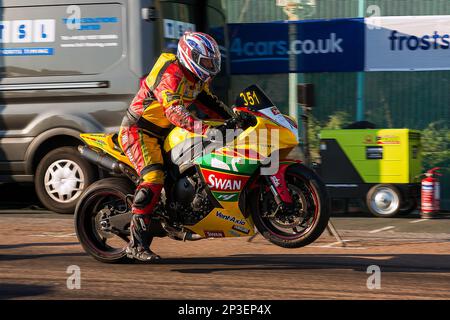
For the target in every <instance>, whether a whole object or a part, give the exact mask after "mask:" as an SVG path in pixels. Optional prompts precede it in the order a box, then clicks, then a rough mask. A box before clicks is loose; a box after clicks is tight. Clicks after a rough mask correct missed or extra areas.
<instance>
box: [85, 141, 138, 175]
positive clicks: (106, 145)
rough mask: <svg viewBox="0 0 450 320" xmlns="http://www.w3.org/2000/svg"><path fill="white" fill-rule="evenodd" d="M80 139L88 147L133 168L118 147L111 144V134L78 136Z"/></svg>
mask: <svg viewBox="0 0 450 320" xmlns="http://www.w3.org/2000/svg"><path fill="white" fill-rule="evenodd" d="M80 137H81V139H83V141H84V142H86V144H87V145H88V146H90V147H93V148H95V149H100V150H102V151H104V152H106V153H107V154H109V155H111V156H113V157H114V158H116V159H117V160H119V161H120V162H123V163H125V164H127V165H129V166H130V167H133V166H132V164H131V163H130V160H128V158H127V156H126V155H124V154H123V153H122V150H120V149H119V148H118V147H116V146H115V145H114V142H113V139H112V137H113V134H104V133H84V134H80Z"/></svg>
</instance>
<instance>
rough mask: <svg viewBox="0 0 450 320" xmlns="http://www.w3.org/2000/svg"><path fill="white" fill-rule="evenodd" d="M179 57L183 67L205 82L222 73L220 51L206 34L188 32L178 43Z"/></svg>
mask: <svg viewBox="0 0 450 320" xmlns="http://www.w3.org/2000/svg"><path fill="white" fill-rule="evenodd" d="M177 57H178V60H179V61H180V63H181V65H182V66H183V67H185V68H186V69H188V70H189V71H190V72H191V73H193V74H194V75H195V76H196V77H197V78H198V79H200V80H201V81H203V82H206V81H209V80H210V79H212V78H213V77H214V76H215V75H217V74H218V73H219V72H220V62H221V57H220V50H219V46H218V45H217V42H216V41H215V40H214V39H213V38H212V37H211V36H209V35H207V34H206V33H202V32H193V31H186V32H185V33H184V34H183V36H182V37H181V38H180V40H179V41H178V50H177Z"/></svg>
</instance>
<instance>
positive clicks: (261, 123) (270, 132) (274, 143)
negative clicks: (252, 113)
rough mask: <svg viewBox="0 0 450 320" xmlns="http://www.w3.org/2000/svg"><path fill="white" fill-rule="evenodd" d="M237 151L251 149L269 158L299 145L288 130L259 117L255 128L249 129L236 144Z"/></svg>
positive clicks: (240, 136)
mask: <svg viewBox="0 0 450 320" xmlns="http://www.w3.org/2000/svg"><path fill="white" fill-rule="evenodd" d="M234 143H235V144H234V148H236V149H250V150H254V151H256V152H258V153H259V154H260V155H261V156H264V157H268V156H270V154H272V153H273V152H275V151H276V150H280V149H291V148H293V147H295V146H296V145H297V144H298V141H297V137H296V136H295V135H294V133H292V131H290V130H289V129H287V128H284V127H281V126H279V125H277V124H276V123H274V122H273V121H271V120H269V119H265V118H261V117H258V118H257V123H256V125H255V126H254V127H249V128H247V130H245V131H244V132H243V133H242V134H240V135H239V137H238V138H237V139H236V140H235V142H234Z"/></svg>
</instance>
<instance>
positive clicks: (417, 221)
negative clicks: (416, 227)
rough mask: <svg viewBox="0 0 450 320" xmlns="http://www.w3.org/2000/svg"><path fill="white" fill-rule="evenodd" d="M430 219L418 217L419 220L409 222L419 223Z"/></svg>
mask: <svg viewBox="0 0 450 320" xmlns="http://www.w3.org/2000/svg"><path fill="white" fill-rule="evenodd" d="M428 220H429V219H418V220H414V221H410V222H409V223H419V222H422V221H428Z"/></svg>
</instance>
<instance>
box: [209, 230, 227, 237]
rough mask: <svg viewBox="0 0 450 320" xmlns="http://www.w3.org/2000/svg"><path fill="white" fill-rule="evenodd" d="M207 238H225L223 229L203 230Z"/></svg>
mask: <svg viewBox="0 0 450 320" xmlns="http://www.w3.org/2000/svg"><path fill="white" fill-rule="evenodd" d="M205 236H206V237H207V238H225V234H224V233H223V231H205Z"/></svg>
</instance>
